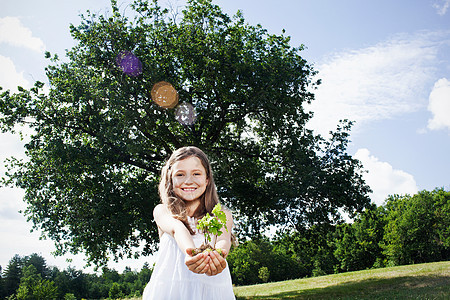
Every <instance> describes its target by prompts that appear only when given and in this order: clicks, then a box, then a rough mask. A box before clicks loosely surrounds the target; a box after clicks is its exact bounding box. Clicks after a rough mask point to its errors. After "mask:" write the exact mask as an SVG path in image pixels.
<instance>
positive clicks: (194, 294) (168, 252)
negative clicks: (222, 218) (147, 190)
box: [142, 217, 236, 300]
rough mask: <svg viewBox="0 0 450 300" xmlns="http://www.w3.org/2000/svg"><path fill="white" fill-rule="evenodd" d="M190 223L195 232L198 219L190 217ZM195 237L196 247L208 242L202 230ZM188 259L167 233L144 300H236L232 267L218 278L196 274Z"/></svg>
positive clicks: (162, 241)
mask: <svg viewBox="0 0 450 300" xmlns="http://www.w3.org/2000/svg"><path fill="white" fill-rule="evenodd" d="M188 221H189V224H190V225H191V228H192V229H195V220H194V218H190V217H188ZM192 238H193V240H194V244H195V246H196V247H199V246H200V245H201V244H202V243H203V241H204V235H203V234H202V233H199V232H198V231H196V234H195V235H193V236H192ZM185 257H186V255H185V254H184V253H183V252H182V251H181V249H180V248H179V247H178V245H177V242H176V241H175V239H174V238H173V237H172V236H171V235H169V234H167V233H163V235H162V236H161V239H160V242H159V251H158V254H157V257H156V264H155V267H154V269H153V273H152V276H151V278H150V281H149V283H148V284H147V286H146V287H145V289H144V293H143V296H142V300H156V299H161V300H185V299H186V300H190V299H192V300H201V299H205V300H206V299H207V300H230V299H236V298H235V296H234V293H233V285H232V283H231V275H230V270H229V268H228V265H227V267H226V268H225V269H224V270H223V271H222V272H221V273H219V274H217V275H214V276H208V275H206V274H196V273H193V272H192V271H190V270H189V269H188V268H187V266H186V265H185V263H184V259H185Z"/></svg>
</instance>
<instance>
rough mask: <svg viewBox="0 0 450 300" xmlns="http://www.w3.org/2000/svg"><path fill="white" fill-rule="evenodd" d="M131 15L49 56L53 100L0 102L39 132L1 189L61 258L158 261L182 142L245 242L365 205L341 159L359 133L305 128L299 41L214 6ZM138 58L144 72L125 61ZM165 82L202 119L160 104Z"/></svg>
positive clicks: (8, 97) (354, 167)
mask: <svg viewBox="0 0 450 300" xmlns="http://www.w3.org/2000/svg"><path fill="white" fill-rule="evenodd" d="M131 8H132V9H133V13H132V16H128V17H126V16H125V15H123V14H122V13H121V12H120V11H119V8H118V6H117V4H116V2H115V1H112V12H111V13H110V15H109V16H104V15H95V14H91V13H87V15H85V16H82V19H81V24H80V25H79V26H71V28H70V31H71V34H72V36H73V38H74V39H75V40H76V41H77V45H76V46H75V47H73V48H72V49H70V50H68V51H67V53H66V59H65V60H64V61H60V60H59V59H58V57H57V56H56V55H51V54H50V53H47V57H48V58H49V59H50V60H51V63H50V65H49V66H48V67H47V68H46V74H47V77H48V81H49V84H50V85H49V86H50V88H49V92H48V93H44V92H43V89H42V88H43V84H42V83H41V82H36V84H35V86H34V87H33V88H31V89H30V90H25V89H20V91H19V92H18V93H15V94H12V93H10V92H9V91H4V92H3V93H2V95H1V97H0V116H1V117H0V124H1V128H2V130H3V131H14V129H15V128H17V126H16V125H17V124H21V123H25V124H28V126H30V127H31V128H32V129H34V134H33V135H32V136H31V140H30V141H29V142H28V143H27V145H26V154H27V156H28V159H27V160H25V161H18V160H13V161H12V163H11V164H10V167H11V170H10V171H9V173H8V176H9V177H7V180H6V181H7V182H8V183H10V184H15V185H17V186H19V187H21V188H23V189H24V190H25V192H26V194H25V201H26V203H27V204H28V206H27V209H26V211H25V214H26V215H28V217H29V219H30V220H31V221H32V222H33V223H34V226H35V227H36V228H39V229H41V230H42V232H43V234H44V235H45V236H46V237H48V238H51V239H53V240H54V241H55V242H56V245H57V249H58V250H57V252H58V253H59V254H64V253H66V252H67V251H70V252H74V253H77V252H80V251H84V252H86V253H87V254H88V256H89V260H90V262H94V263H102V262H105V260H106V257H108V256H109V255H110V254H113V255H114V257H116V258H121V257H123V256H131V255H133V254H134V255H139V254H149V253H151V252H152V251H153V249H154V246H155V241H156V240H157V231H156V226H154V224H153V223H152V209H153V207H154V206H155V205H156V204H157V203H158V202H159V199H158V193H157V189H156V186H157V182H158V176H159V170H160V168H161V166H162V164H163V163H164V160H165V159H166V158H167V157H168V155H169V154H170V153H171V152H172V151H173V150H174V149H176V148H178V147H180V146H184V145H196V146H198V147H200V148H202V149H203V150H204V151H205V152H206V153H207V154H208V155H209V156H210V157H211V160H212V162H213V169H214V171H215V179H216V184H217V186H218V190H219V193H220V196H221V197H222V199H223V201H224V202H225V204H226V205H228V206H229V207H230V208H232V209H233V210H234V212H235V215H236V220H237V224H238V229H239V234H241V235H248V236H252V235H258V234H260V232H261V230H262V229H263V228H266V226H267V225H270V224H272V225H280V226H282V228H285V229H291V230H299V229H301V228H303V227H305V226H311V225H313V224H318V223H329V222H332V221H334V220H335V219H337V218H339V213H338V209H339V208H342V209H344V210H345V211H348V212H350V213H352V212H354V211H358V210H361V209H362V208H363V207H365V206H366V205H367V204H368V202H369V199H368V197H367V193H368V191H369V189H368V187H367V186H366V185H365V183H364V181H363V180H362V178H361V174H360V164H359V162H358V161H357V160H355V159H353V158H352V157H351V156H350V155H348V154H347V152H346V148H347V142H348V134H349V133H348V132H349V130H350V126H351V123H350V122H343V123H341V124H338V125H337V126H338V127H337V130H336V131H335V132H334V133H333V134H332V135H331V138H329V139H324V138H322V137H321V136H319V135H316V134H314V133H313V132H312V131H311V130H309V129H307V128H306V124H307V122H308V120H309V119H310V118H311V117H312V113H311V112H309V111H308V110H307V109H305V106H306V105H307V104H308V103H310V102H311V101H313V99H314V95H313V93H312V91H313V89H314V87H315V86H316V85H317V84H318V82H316V81H314V80H313V75H315V71H314V70H313V68H312V67H311V66H310V65H309V64H308V63H307V62H306V61H305V60H304V59H303V58H302V57H301V56H300V52H301V51H302V50H303V46H302V45H300V46H298V47H293V46H291V44H290V38H289V37H288V36H286V35H285V34H284V33H283V34H281V35H275V34H269V33H268V32H267V30H265V29H263V28H262V27H261V26H260V25H257V26H253V25H250V24H247V23H246V22H245V20H244V18H243V16H242V14H241V13H239V12H238V13H237V14H236V15H235V16H234V17H232V18H230V17H229V16H228V15H226V14H224V13H223V12H222V11H221V9H220V8H219V7H218V6H216V5H214V4H212V3H211V1H209V0H191V1H188V4H187V5H186V7H185V10H183V12H182V13H181V14H180V15H176V14H174V13H173V12H171V11H168V10H165V9H162V8H161V7H160V6H159V5H158V3H157V1H154V2H152V3H148V2H147V1H145V0H136V1H135V2H134V3H133V4H132V5H131ZM126 51H129V52H126ZM131 52H132V53H133V55H135V57H137V58H138V59H139V61H140V63H141V64H142V72H140V70H138V71H136V72H134V71H133V72H124V71H125V67H124V66H122V67H119V66H118V65H117V62H118V61H119V60H120V59H121V58H123V57H124V53H131ZM136 65H138V64H137V63H136V62H135V66H136ZM159 81H167V82H170V83H171V84H172V85H173V86H174V87H175V89H176V90H177V91H178V94H179V97H180V102H184V103H190V104H192V105H193V107H194V108H195V110H196V114H197V117H196V121H195V123H193V124H191V125H183V124H182V123H179V122H178V121H177V120H176V118H175V112H174V109H165V108H161V107H160V106H158V105H156V104H155V102H154V101H152V99H151V90H152V87H153V85H154V84H155V83H157V82H159ZM140 245H142V246H143V249H141V250H139V251H137V250H136V251H135V249H136V248H137V247H138V246H140Z"/></svg>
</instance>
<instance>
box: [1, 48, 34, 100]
mask: <svg viewBox="0 0 450 300" xmlns="http://www.w3.org/2000/svg"><path fill="white" fill-rule="evenodd" d="M0 86H1V87H2V88H3V90H8V89H9V90H11V91H12V92H17V86H22V87H24V88H28V87H30V83H29V82H28V81H27V80H26V79H25V78H24V77H23V72H18V71H17V70H16V66H15V65H14V62H13V61H12V60H11V59H10V58H9V57H4V56H2V55H0Z"/></svg>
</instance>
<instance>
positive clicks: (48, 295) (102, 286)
mask: <svg viewBox="0 0 450 300" xmlns="http://www.w3.org/2000/svg"><path fill="white" fill-rule="evenodd" d="M151 273H152V268H150V266H149V265H148V264H147V263H145V264H144V266H143V267H142V269H141V270H140V271H139V272H137V271H132V270H131V269H130V268H129V267H127V268H125V270H124V272H123V273H122V274H119V273H118V272H117V271H115V270H112V269H109V268H106V267H105V268H103V269H102V274H101V275H97V274H86V273H83V272H82V271H79V270H75V269H73V268H71V267H69V268H67V269H66V270H64V271H61V270H59V269H58V268H57V267H48V266H47V264H46V261H45V259H44V258H43V257H41V256H40V255H38V254H32V255H30V256H25V257H21V256H19V255H15V256H14V257H13V258H12V259H11V260H10V261H9V263H8V265H7V266H6V268H5V269H4V270H3V272H2V273H1V274H2V276H1V279H0V299H10V300H13V299H14V300H15V299H17V300H25V299H27V300H28V299H30V300H31V299H32V300H44V299H45V300H48V299H64V300H75V299H107V298H108V299H118V298H125V297H127V296H140V295H141V294H142V292H143V290H144V287H145V286H146V284H147V282H148V281H149V280H150V276H151Z"/></svg>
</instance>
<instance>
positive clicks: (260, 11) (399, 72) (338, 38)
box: [0, 0, 450, 271]
mask: <svg viewBox="0 0 450 300" xmlns="http://www.w3.org/2000/svg"><path fill="white" fill-rule="evenodd" d="M118 3H119V5H120V9H121V11H125V12H129V11H131V9H130V8H129V7H127V5H128V3H129V1H118ZM161 3H162V4H164V5H166V4H167V3H169V2H168V1H162V2H161ZM183 3H184V2H183V1H175V0H172V1H171V4H172V7H174V8H175V7H180V9H181V7H182V6H183ZM214 3H216V4H218V5H219V6H221V7H222V8H223V10H224V11H225V12H227V13H228V14H229V15H233V14H235V13H236V11H237V10H238V9H241V10H242V11H243V14H244V17H245V19H246V21H247V22H248V23H250V24H253V25H256V24H257V23H260V24H261V25H262V26H263V27H264V28H266V29H268V30H269V32H270V33H275V34H280V33H281V31H282V29H285V30H286V34H287V35H289V36H291V38H292V40H291V41H292V42H291V44H292V46H299V45H301V44H304V45H305V46H306V49H305V50H304V51H303V57H304V58H305V59H306V60H307V61H308V62H309V63H311V64H313V65H314V67H315V69H316V70H318V71H319V74H318V77H319V78H321V79H322V82H323V84H322V85H321V86H320V87H319V88H318V90H317V91H316V92H315V93H316V101H314V103H313V104H312V105H311V107H310V109H311V110H312V111H314V113H315V117H314V118H313V120H312V121H311V122H310V124H309V126H310V127H311V128H313V129H315V130H316V131H317V132H319V133H321V134H324V135H326V134H327V132H328V131H329V130H333V129H334V128H335V126H336V124H337V121H338V120H339V119H344V118H347V119H350V120H354V121H356V125H355V126H354V128H353V130H352V134H351V138H350V139H351V141H352V142H351V143H350V145H349V148H348V151H349V153H350V154H352V155H354V156H355V157H356V158H358V159H360V160H361V162H362V163H363V165H364V167H365V169H366V170H367V171H368V173H366V174H365V175H364V176H365V178H366V181H367V183H368V184H369V185H370V186H371V187H372V189H373V191H374V193H373V194H372V195H371V197H372V200H373V201H374V202H375V203H377V204H382V203H383V200H384V199H385V198H386V196H387V195H389V194H405V193H415V192H417V191H418V190H423V189H427V190H432V189H434V188H435V187H444V188H445V189H447V190H449V189H450V175H449V171H448V170H449V169H450V0H396V1H392V0H379V1H361V0H342V1H335V0H321V1H319V0H295V1H294V0H290V1H287V0H279V1H261V0H259V1H257V0H247V1H242V0H216V1H214ZM0 8H1V9H0V86H2V87H4V88H5V89H11V90H15V89H16V86H17V85H22V86H24V87H31V86H32V84H33V83H34V81H35V80H41V81H44V82H45V81H46V80H45V75H44V67H45V66H46V65H47V60H45V59H44V51H46V50H47V51H50V52H51V53H56V54H58V55H59V56H60V57H63V56H64V53H65V52H64V50H65V49H70V48H71V47H72V46H73V45H74V41H73V40H72V38H71V37H70V34H69V29H68V27H69V24H70V23H73V24H75V25H76V24H79V22H80V18H79V14H80V13H83V12H85V11H86V10H88V9H89V10H91V11H92V12H97V13H108V11H109V1H106V0H97V1H88V0H81V1H75V0H72V1H57V0H42V1H26V0H16V1H5V0H2V1H1V2H0ZM0 142H1V145H2V146H1V148H0V159H1V160H2V161H3V160H4V159H5V158H7V157H10V156H16V157H17V156H18V157H23V156H24V154H23V142H21V141H20V139H19V138H18V137H17V136H12V135H10V134H1V135H0ZM4 171H5V169H4V167H0V172H1V173H3V172H4ZM0 195H1V197H0V224H2V226H1V228H0V240H1V241H2V247H1V248H0V265H1V266H6V264H7V262H8V261H9V259H10V258H11V257H12V256H13V255H14V254H20V255H29V254H31V253H33V252H37V253H39V254H41V255H42V256H44V257H45V258H46V259H47V262H48V264H50V265H57V266H59V267H61V268H65V267H66V266H68V265H69V263H67V262H65V261H64V259H63V258H53V257H52V256H51V255H50V254H49V253H50V252H51V251H53V250H54V247H53V245H52V242H51V241H41V240H39V239H38V237H39V233H38V232H34V233H30V232H29V231H30V229H31V224H29V223H27V222H26V220H25V217H23V216H22V215H21V214H19V213H18V210H20V209H24V204H23V203H22V202H21V197H22V196H23V191H20V190H18V189H11V188H2V189H0ZM149 213H151V212H149ZM69 258H73V262H72V263H71V265H72V266H75V267H77V268H81V267H82V265H83V262H82V259H83V257H82V256H81V255H78V256H70V257H69ZM143 261H145V259H141V260H138V261H123V262H121V263H120V264H111V266H112V267H114V268H116V269H118V270H119V271H122V270H123V268H124V266H126V265H128V266H131V267H132V268H137V269H139V268H140V267H141V266H142V263H143Z"/></svg>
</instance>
